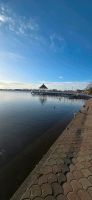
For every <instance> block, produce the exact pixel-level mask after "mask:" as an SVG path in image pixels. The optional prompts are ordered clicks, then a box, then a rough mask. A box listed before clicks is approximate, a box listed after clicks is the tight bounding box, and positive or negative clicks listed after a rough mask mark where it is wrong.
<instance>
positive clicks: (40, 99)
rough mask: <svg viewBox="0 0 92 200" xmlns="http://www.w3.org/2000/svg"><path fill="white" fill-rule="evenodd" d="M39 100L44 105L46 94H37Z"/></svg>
mask: <svg viewBox="0 0 92 200" xmlns="http://www.w3.org/2000/svg"><path fill="white" fill-rule="evenodd" d="M39 101H40V103H41V104H42V105H44V104H45V103H46V101H47V96H42V95H41V96H39Z"/></svg>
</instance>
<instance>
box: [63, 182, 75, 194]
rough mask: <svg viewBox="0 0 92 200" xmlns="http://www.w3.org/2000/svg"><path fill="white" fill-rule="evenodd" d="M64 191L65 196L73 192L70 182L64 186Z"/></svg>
mask: <svg viewBox="0 0 92 200" xmlns="http://www.w3.org/2000/svg"><path fill="white" fill-rule="evenodd" d="M63 190H64V195H67V194H68V193H69V192H72V191H73V189H72V187H71V185H70V183H68V182H66V183H64V184H63Z"/></svg>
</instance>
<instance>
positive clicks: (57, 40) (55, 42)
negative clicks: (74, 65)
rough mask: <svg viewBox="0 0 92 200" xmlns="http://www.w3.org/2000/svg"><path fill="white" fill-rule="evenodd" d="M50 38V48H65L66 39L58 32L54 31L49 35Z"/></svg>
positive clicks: (55, 49)
mask: <svg viewBox="0 0 92 200" xmlns="http://www.w3.org/2000/svg"><path fill="white" fill-rule="evenodd" d="M49 40H50V48H51V49H52V50H53V51H55V52H56V51H57V50H58V49H59V50H62V51H63V50H64V48H65V39H64V38H63V37H62V36H60V35H58V34H56V33H53V34H52V35H50V37H49Z"/></svg>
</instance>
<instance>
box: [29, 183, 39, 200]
mask: <svg viewBox="0 0 92 200" xmlns="http://www.w3.org/2000/svg"><path fill="white" fill-rule="evenodd" d="M39 196H41V188H40V187H39V185H33V186H32V187H31V188H30V197H31V198H34V197H39Z"/></svg>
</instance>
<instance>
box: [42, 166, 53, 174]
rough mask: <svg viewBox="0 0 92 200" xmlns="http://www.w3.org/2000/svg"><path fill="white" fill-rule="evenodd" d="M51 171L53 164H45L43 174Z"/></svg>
mask: <svg viewBox="0 0 92 200" xmlns="http://www.w3.org/2000/svg"><path fill="white" fill-rule="evenodd" d="M51 172H52V166H50V165H48V166H44V169H43V174H49V173H51Z"/></svg>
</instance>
